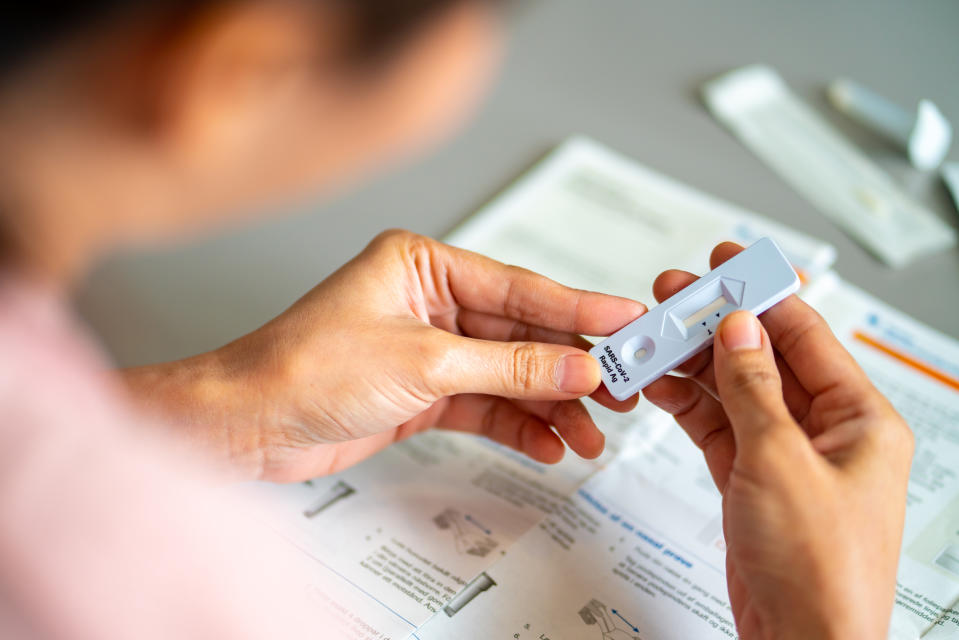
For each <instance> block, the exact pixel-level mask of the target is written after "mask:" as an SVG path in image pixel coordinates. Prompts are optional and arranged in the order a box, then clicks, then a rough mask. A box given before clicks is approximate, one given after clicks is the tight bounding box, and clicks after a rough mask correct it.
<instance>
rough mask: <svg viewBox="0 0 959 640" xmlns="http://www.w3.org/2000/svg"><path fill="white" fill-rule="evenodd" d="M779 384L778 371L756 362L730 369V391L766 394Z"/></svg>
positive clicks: (728, 381)
mask: <svg viewBox="0 0 959 640" xmlns="http://www.w3.org/2000/svg"><path fill="white" fill-rule="evenodd" d="M779 386H780V382H779V374H778V372H776V371H773V370H771V369H769V368H768V367H761V366H756V365H755V364H750V365H748V366H742V367H736V368H735V369H733V370H732V371H730V372H729V374H728V376H727V384H726V388H727V390H728V391H730V392H732V393H736V394H742V395H765V394H767V393H769V392H770V390H771V389H773V388H778V387H779Z"/></svg>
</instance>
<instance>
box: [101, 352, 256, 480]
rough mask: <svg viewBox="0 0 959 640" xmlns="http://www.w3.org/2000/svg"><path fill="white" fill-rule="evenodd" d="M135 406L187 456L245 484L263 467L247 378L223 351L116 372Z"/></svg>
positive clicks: (254, 412)
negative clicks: (200, 458) (184, 448)
mask: <svg viewBox="0 0 959 640" xmlns="http://www.w3.org/2000/svg"><path fill="white" fill-rule="evenodd" d="M119 375H120V378H121V379H122V381H123V382H124V384H125V386H126V388H127V390H128V391H129V393H130V396H131V399H132V400H133V402H134V404H135V405H136V406H137V407H139V408H140V409H141V410H143V411H146V412H148V413H150V414H152V415H155V416H157V417H158V418H159V419H160V420H161V421H162V422H163V424H164V425H165V426H167V427H168V428H169V430H170V432H171V433H172V434H173V435H174V436H175V437H176V438H177V439H179V440H180V441H181V442H185V443H186V445H187V446H188V447H189V448H190V449H191V451H199V452H201V453H202V454H203V455H204V456H205V457H207V458H208V459H211V460H212V461H213V462H214V463H215V464H218V465H223V466H227V467H228V468H229V473H230V474H231V475H237V476H239V477H241V478H243V479H254V478H257V477H259V476H260V474H261V472H262V467H263V455H262V450H263V447H262V437H261V431H260V428H259V427H260V424H258V421H257V420H256V416H257V414H258V413H259V412H258V411H256V409H255V407H254V406H252V401H253V399H254V398H253V396H251V394H250V393H249V392H248V384H247V380H246V376H245V375H244V374H243V372H242V371H241V370H239V369H238V368H236V367H234V366H231V365H230V362H229V360H228V359H227V358H225V357H224V352H223V351H222V350H217V351H211V352H208V353H204V354H200V355H197V356H193V357H190V358H186V359H184V360H177V361H174V362H166V363H161V364H156V365H148V366H144V367H136V368H131V369H124V370H121V371H120V372H119Z"/></svg>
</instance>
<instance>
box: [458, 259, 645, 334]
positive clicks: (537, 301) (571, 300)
mask: <svg viewBox="0 0 959 640" xmlns="http://www.w3.org/2000/svg"><path fill="white" fill-rule="evenodd" d="M440 246H442V247H443V248H444V249H445V251H444V252H443V254H442V259H443V264H444V266H445V270H446V278H447V282H448V286H449V290H450V293H452V295H453V297H454V298H455V300H456V302H457V303H458V304H459V305H460V306H462V307H464V308H466V309H471V310H473V311H480V312H483V313H489V314H496V315H500V316H504V317H506V318H512V319H515V320H520V321H522V322H525V323H527V324H532V325H536V326H539V327H545V328H548V329H553V330H556V331H568V332H571V333H580V334H585V335H591V336H606V335H609V334H611V333H614V332H616V331H618V330H619V329H621V328H623V327H624V326H626V325H627V324H629V323H630V322H632V321H633V320H635V319H636V318H638V317H639V316H640V315H642V314H643V313H645V312H646V306H645V305H644V304H642V303H640V302H636V301H635V300H629V299H628V298H620V297H618V296H610V295H605V294H602V293H596V292H593V291H583V290H581V289H573V288H570V287H566V286H563V285H561V284H559V283H558V282H555V281H553V280H550V279H549V278H547V277H545V276H541V275H539V274H536V273H533V272H532V271H529V270H528V269H523V268H521V267H516V266H511V265H505V264H503V263H501V262H497V261H496V260H493V259H491V258H487V257H486V256H482V255H480V254H478V253H474V252H472V251H467V250H465V249H458V248H455V247H450V246H447V245H440Z"/></svg>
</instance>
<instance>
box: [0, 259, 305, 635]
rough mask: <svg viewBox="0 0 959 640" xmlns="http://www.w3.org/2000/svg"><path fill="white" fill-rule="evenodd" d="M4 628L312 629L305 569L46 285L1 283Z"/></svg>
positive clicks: (16, 631)
mask: <svg viewBox="0 0 959 640" xmlns="http://www.w3.org/2000/svg"><path fill="white" fill-rule="evenodd" d="M0 354H2V357H0V508H2V510H3V517H2V518H0V566H2V567H3V568H4V570H3V571H2V572H0V637H3V638H86V637H89V638H93V637H96V638H103V639H118V640H119V639H120V638H124V639H126V638H132V637H137V638H141V639H142V638H148V639H153V638H156V639H158V640H159V639H160V638H163V639H168V638H239V639H246V638H251V639H252V638H268V637H270V638H275V637H284V638H297V637H306V636H311V637H316V630H317V629H318V628H322V626H323V622H322V621H321V620H318V619H317V618H316V616H315V614H314V613H313V612H312V611H311V607H310V605H309V604H308V601H307V599H306V593H305V589H304V587H303V585H304V581H305V579H306V577H305V576H303V575H301V571H300V569H301V567H299V566H297V564H296V562H295V557H294V556H293V555H291V554H290V553H288V551H287V550H286V549H285V547H284V545H283V544H282V543H281V542H280V541H279V540H277V539H275V538H273V537H272V536H270V535H268V534H265V533H264V532H263V531H261V528H260V527H256V526H251V521H250V520H249V519H248V518H247V517H245V516H244V515H243V514H240V513H238V512H237V511H236V510H231V509H229V508H227V507H226V506H224V505H223V504H222V499H221V498H218V497H217V495H218V494H214V492H212V491H211V490H210V487H209V485H207V484H205V482H204V479H203V474H202V473H200V472H198V471H197V470H196V469H193V468H191V466H190V465H188V464H187V463H185V462H183V460H182V459H181V457H177V456H175V455H173V454H172V453H170V452H171V451H172V447H168V446H167V444H166V443H165V442H162V441H160V440H158V438H157V434H156V430H154V429H148V428H146V427H144V426H143V424H142V422H143V420H142V419H141V418H138V417H137V416H135V414H134V413H133V412H132V411H131V410H130V409H129V408H128V407H127V405H126V403H125V401H124V399H123V395H122V392H121V391H120V389H119V388H118V387H117V385H116V383H114V381H113V379H112V375H111V374H110V371H109V367H108V364H107V360H106V358H104V357H103V356H102V355H101V353H100V352H99V350H98V349H97V347H96V346H95V344H94V343H93V341H92V340H91V339H90V338H89V337H88V335H87V334H86V332H85V331H84V330H82V329H81V328H80V325H79V323H78V321H76V320H75V319H74V318H73V317H72V315H71V313H70V311H69V309H68V307H66V305H65V304H64V303H63V301H61V300H60V299H58V298H57V297H56V296H54V295H52V294H51V293H49V292H47V291H44V290H42V289H40V288H36V287H32V286H31V285H29V284H28V283H26V282H23V281H17V280H14V279H12V278H10V277H5V278H0Z"/></svg>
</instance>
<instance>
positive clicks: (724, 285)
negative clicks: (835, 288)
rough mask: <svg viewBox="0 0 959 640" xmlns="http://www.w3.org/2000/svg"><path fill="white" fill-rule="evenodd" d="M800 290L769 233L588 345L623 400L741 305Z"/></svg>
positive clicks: (756, 305)
mask: <svg viewBox="0 0 959 640" xmlns="http://www.w3.org/2000/svg"><path fill="white" fill-rule="evenodd" d="M798 289H799V276H797V275H796V272H795V271H794V270H793V268H792V266H791V265H790V264H789V261H788V260H786V256H784V255H783V253H782V251H780V249H779V247H778V246H776V243H775V242H773V241H772V240H771V239H770V238H762V239H760V240H757V241H756V242H754V243H753V244H752V245H750V246H749V248H748V249H746V250H745V251H743V252H741V253H739V254H738V255H736V256H735V257H733V258H731V259H729V260H727V261H726V262H724V263H723V264H722V265H720V266H719V267H718V268H716V269H714V270H712V271H710V272H709V273H707V274H706V275H705V276H703V277H702V278H700V279H699V280H697V281H696V282H694V283H693V284H691V285H689V286H688V287H686V288H685V289H683V290H682V291H680V292H679V293H677V294H676V295H674V296H673V297H671V298H669V299H668V300H666V301H665V302H663V303H662V304H660V305H659V306H657V307H654V308H653V309H651V310H650V311H648V312H647V313H645V314H643V315H642V316H640V317H639V318H637V319H636V320H634V321H633V322H631V323H629V324H628V325H626V326H625V327H623V328H622V329H620V330H619V331H617V332H616V333H614V334H613V335H612V336H610V337H609V338H606V339H605V340H603V341H602V342H600V343H599V344H597V345H596V346H595V347H593V348H592V349H590V350H589V353H590V355H592V356H593V357H594V358H596V359H597V360H599V364H600V369H601V373H602V376H603V382H604V383H605V385H606V388H607V389H609V392H610V394H612V396H613V397H614V398H616V399H617V400H625V399H626V398H629V397H630V396H632V395H633V394H635V393H636V392H638V391H639V390H640V389H642V388H643V387H645V386H646V385H648V384H649V383H651V382H653V381H654V380H656V379H658V378H660V377H662V376H663V375H665V374H666V373H667V372H669V371H671V370H673V369H675V368H676V367H677V366H678V365H679V364H681V363H683V362H685V361H686V360H688V359H689V358H690V357H692V356H694V355H696V354H697V353H699V352H700V351H702V350H703V349H705V348H706V347H708V346H709V345H711V344H712V343H713V334H714V333H715V332H716V326H717V325H718V324H719V321H720V320H721V319H722V318H723V317H724V316H726V315H729V314H730V313H732V312H733V311H737V310H739V309H745V310H747V311H751V312H752V313H754V314H757V315H758V314H760V313H762V312H763V311H765V310H766V309H768V308H769V307H771V306H773V305H774V304H776V303H777V302H780V301H782V300H783V299H785V298H786V297H787V296H789V295H790V294H792V293H795V292H796V291H797V290H798Z"/></svg>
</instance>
